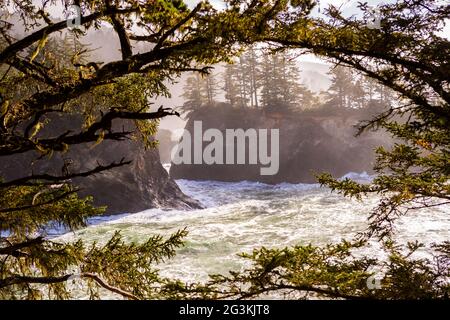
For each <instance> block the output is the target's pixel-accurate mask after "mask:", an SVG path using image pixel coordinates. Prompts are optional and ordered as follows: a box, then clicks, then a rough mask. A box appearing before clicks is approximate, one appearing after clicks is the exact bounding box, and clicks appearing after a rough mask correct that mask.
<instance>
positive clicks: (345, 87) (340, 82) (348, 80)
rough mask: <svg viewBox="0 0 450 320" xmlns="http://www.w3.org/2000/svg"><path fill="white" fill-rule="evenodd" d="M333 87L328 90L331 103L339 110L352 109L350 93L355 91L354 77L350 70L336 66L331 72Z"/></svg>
mask: <svg viewBox="0 0 450 320" xmlns="http://www.w3.org/2000/svg"><path fill="white" fill-rule="evenodd" d="M329 75H331V85H330V87H329V89H328V99H329V102H330V103H331V104H332V105H334V106H335V107H337V108H347V107H351V104H352V101H351V99H350V93H351V90H352V89H353V75H352V72H351V70H350V69H349V68H345V67H341V66H336V67H334V68H332V69H331V70H330V72H329Z"/></svg>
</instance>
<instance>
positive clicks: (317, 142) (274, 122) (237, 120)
mask: <svg viewBox="0 0 450 320" xmlns="http://www.w3.org/2000/svg"><path fill="white" fill-rule="evenodd" d="M272 110H275V111H263V110H255V109H233V108H230V107H229V106H227V105H218V106H216V107H210V108H209V109H208V108H201V109H199V110H196V111H194V112H193V113H191V114H190V117H189V121H188V123H187V125H186V129H187V130H188V131H189V132H191V134H192V132H193V126H194V121H202V125H203V132H204V131H205V130H206V129H208V128H217V129H219V130H220V131H221V132H222V134H223V135H224V136H225V129H237V128H242V129H244V130H246V129H249V128H255V129H279V134H280V138H279V141H280V143H279V145H280V151H279V152H280V156H279V160H280V164H279V171H278V173H277V174H275V175H261V174H260V168H261V167H262V165H260V164H257V165H249V164H244V165H237V164H233V165H230V164H223V165H222V164H212V165H207V164H177V165H176V164H172V166H171V170H170V175H171V177H173V178H174V179H194V180H220V181H241V180H249V181H260V182H265V183H281V182H290V183H299V182H303V183H313V182H316V180H315V177H314V173H321V172H330V173H331V174H333V175H334V176H335V177H341V176H343V175H345V174H347V173H348V172H364V171H366V172H368V173H371V172H372V167H373V162H374V148H376V147H377V146H380V145H387V144H389V143H390V139H389V137H388V136H387V135H386V134H384V133H382V132H376V133H364V134H363V135H362V136H359V137H355V136H354V135H355V132H356V131H355V127H354V126H355V125H356V124H357V123H358V122H359V121H361V120H367V119H370V118H371V117H372V116H373V111H374V110H372V112H371V111H370V110H343V111H342V112H335V111H334V112H331V114H330V112H328V111H325V112H322V111H319V112H289V111H284V112H277V111H276V108H273V109H272ZM269 137H270V135H269ZM269 139H270V138H269ZM208 144H209V142H203V148H204V147H205V146H206V145H208ZM247 148H248V145H247ZM192 150H193V149H192ZM269 150H270V149H269ZM224 154H225V149H224ZM235 154H236V152H235ZM247 159H248V158H247ZM246 163H248V160H247V162H246Z"/></svg>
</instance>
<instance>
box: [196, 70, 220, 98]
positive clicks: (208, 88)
mask: <svg viewBox="0 0 450 320" xmlns="http://www.w3.org/2000/svg"><path fill="white" fill-rule="evenodd" d="M200 87H201V91H200V94H201V96H203V97H204V100H205V101H206V103H207V104H208V105H210V106H211V105H213V104H214V102H215V101H216V97H217V94H218V92H219V86H218V81H217V79H216V75H215V74H214V73H213V72H212V71H211V72H209V73H208V74H205V75H204V76H203V77H202V78H201V79H200Z"/></svg>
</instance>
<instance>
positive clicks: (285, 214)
mask: <svg viewBox="0 0 450 320" xmlns="http://www.w3.org/2000/svg"><path fill="white" fill-rule="evenodd" d="M348 176H350V177H351V178H355V179H357V180H359V181H369V180H370V177H369V176H367V175H366V174H359V175H358V174H349V175H348ZM177 183H178V184H179V186H180V187H181V189H182V190H183V192H185V193H186V194H188V195H189V196H191V197H193V198H195V199H198V200H199V201H201V202H202V203H203V205H204V206H206V208H205V209H201V210H193V211H178V210H162V209H151V210H146V211H143V212H139V213H136V214H124V215H120V216H110V217H100V218H95V219H93V220H91V223H92V224H91V225H90V226H89V227H87V228H86V229H83V230H79V231H77V232H76V233H67V234H65V235H63V236H61V237H59V239H60V240H74V239H78V238H82V239H84V240H86V241H94V240H95V241H99V242H100V243H101V242H104V241H107V240H108V239H109V238H110V237H111V236H112V235H113V233H114V232H115V231H116V230H120V231H121V233H122V234H123V235H124V236H125V237H126V238H127V239H128V240H129V241H138V242H139V241H145V240H146V239H147V238H148V237H149V236H151V235H154V234H161V235H165V236H168V235H169V234H171V233H173V232H175V231H176V230H179V229H182V228H185V227H186V228H187V230H188V232H189V235H188V236H187V238H186V239H185V240H186V243H185V246H184V247H183V248H180V249H179V250H178V251H177V255H176V257H175V258H174V259H172V260H170V261H168V262H166V263H164V264H163V265H160V266H158V267H159V268H160V270H161V275H163V276H168V277H173V278H179V279H182V280H185V281H204V280H207V279H208V274H213V273H227V272H228V271H229V270H241V269H242V268H244V267H246V266H247V262H246V260H244V259H242V258H240V257H238V256H237V254H238V253H240V252H251V251H252V250H253V249H254V248H259V247H261V246H266V247H285V246H288V245H295V244H308V243H312V244H325V243H328V242H339V241H340V240H341V239H342V238H346V239H351V237H352V236H353V235H355V234H356V233H357V232H359V231H363V230H364V229H365V228H366V227H367V216H368V212H369V210H370V209H371V208H372V207H374V206H375V205H376V204H377V200H378V199H377V198H376V197H371V198H366V199H364V201H362V202H359V201H356V200H351V199H347V198H344V197H342V196H340V195H338V194H336V193H331V192H330V190H329V189H327V188H321V187H320V186H319V185H317V184H284V183H283V184H278V185H267V184H262V183H257V182H247V181H243V182H239V183H227V182H218V181H189V180H178V181H177ZM449 213H450V207H449V206H445V207H444V206H442V207H436V208H430V209H421V210H418V211H415V212H412V213H411V214H409V215H408V216H407V217H404V218H401V219H400V221H399V223H398V224H397V227H398V228H397V229H398V230H397V235H396V236H397V238H398V239H399V240H400V241H401V242H406V241H409V240H411V241H412V240H416V239H418V240H420V241H422V242H424V243H426V244H429V243H432V242H439V241H443V240H448V239H450V214H449ZM366 250H368V252H366V253H368V254H373V255H379V254H380V251H379V250H377V245H376V244H375V243H374V244H373V245H372V246H369V247H368V248H367V249H366ZM423 254H427V253H426V252H424V253H423Z"/></svg>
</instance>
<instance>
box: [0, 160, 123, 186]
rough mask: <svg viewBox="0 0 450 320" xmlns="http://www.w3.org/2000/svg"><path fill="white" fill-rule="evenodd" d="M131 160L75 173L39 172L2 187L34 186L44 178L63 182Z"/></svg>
mask: <svg viewBox="0 0 450 320" xmlns="http://www.w3.org/2000/svg"><path fill="white" fill-rule="evenodd" d="M130 163H131V161H124V159H122V160H120V162H118V163H116V162H113V163H111V164H109V165H107V166H102V165H98V166H97V167H96V168H94V169H92V170H89V171H85V172H78V173H73V174H69V175H65V176H52V175H49V174H37V175H31V176H28V177H23V178H19V179H15V180H11V181H8V182H3V183H0V188H7V187H11V186H34V185H41V184H42V180H43V181H50V182H52V183H54V182H62V181H67V180H70V179H73V178H79V177H88V176H91V175H94V174H97V173H101V172H103V171H107V170H111V169H113V168H117V167H121V166H124V165H127V164H130Z"/></svg>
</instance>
